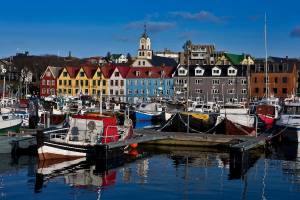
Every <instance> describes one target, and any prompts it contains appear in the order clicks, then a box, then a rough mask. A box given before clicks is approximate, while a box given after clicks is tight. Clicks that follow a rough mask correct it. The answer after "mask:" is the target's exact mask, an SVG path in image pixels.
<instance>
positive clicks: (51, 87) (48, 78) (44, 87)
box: [40, 66, 62, 97]
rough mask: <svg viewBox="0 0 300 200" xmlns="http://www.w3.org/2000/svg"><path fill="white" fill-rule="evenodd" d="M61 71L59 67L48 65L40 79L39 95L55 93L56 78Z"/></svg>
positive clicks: (45, 95)
mask: <svg viewBox="0 0 300 200" xmlns="http://www.w3.org/2000/svg"><path fill="white" fill-rule="evenodd" d="M61 71H62V68H61V67H52V66H48V67H47V68H46V70H45V72H44V73H43V74H42V76H41V79H40V96H41V97H48V96H51V95H57V78H58V76H59V74H60V72H61Z"/></svg>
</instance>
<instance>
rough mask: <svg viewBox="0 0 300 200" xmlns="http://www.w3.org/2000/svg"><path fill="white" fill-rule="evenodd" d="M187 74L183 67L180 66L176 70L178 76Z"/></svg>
mask: <svg viewBox="0 0 300 200" xmlns="http://www.w3.org/2000/svg"><path fill="white" fill-rule="evenodd" d="M186 74H187V70H186V69H184V68H181V69H179V70H178V75H179V76H185V75H186Z"/></svg>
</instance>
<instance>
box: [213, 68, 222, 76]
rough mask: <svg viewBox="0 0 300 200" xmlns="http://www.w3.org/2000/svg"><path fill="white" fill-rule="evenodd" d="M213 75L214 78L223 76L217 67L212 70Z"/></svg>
mask: <svg viewBox="0 0 300 200" xmlns="http://www.w3.org/2000/svg"><path fill="white" fill-rule="evenodd" d="M212 75H213V76H220V75H221V70H220V69H219V68H217V67H214V68H213V69H212Z"/></svg>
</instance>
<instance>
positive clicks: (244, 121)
mask: <svg viewBox="0 0 300 200" xmlns="http://www.w3.org/2000/svg"><path fill="white" fill-rule="evenodd" d="M220 117H222V118H225V117H226V118H227V119H229V120H230V121H232V122H234V123H236V124H240V125H243V126H248V127H254V125H255V116H254V115H249V111H248V109H247V108H221V109H220Z"/></svg>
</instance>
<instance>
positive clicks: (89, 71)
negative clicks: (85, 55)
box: [82, 66, 98, 78]
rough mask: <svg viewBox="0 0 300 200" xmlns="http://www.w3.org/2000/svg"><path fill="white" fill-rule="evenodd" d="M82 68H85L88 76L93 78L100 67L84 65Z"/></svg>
mask: <svg viewBox="0 0 300 200" xmlns="http://www.w3.org/2000/svg"><path fill="white" fill-rule="evenodd" d="M82 69H83V70H84V73H85V75H86V76H87V77H88V78H93V76H94V74H95V73H96V71H97V69H98V67H95V66H83V67H82Z"/></svg>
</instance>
